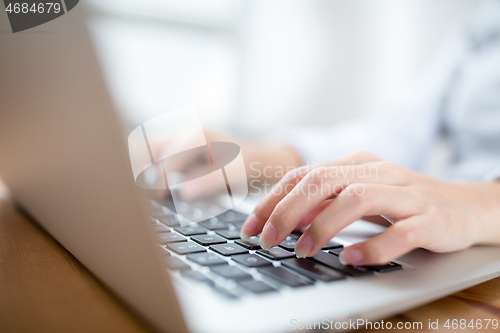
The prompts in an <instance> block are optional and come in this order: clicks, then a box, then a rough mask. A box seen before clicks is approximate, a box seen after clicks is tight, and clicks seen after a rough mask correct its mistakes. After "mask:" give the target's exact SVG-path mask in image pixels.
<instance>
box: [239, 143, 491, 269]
mask: <svg viewBox="0 0 500 333" xmlns="http://www.w3.org/2000/svg"><path fill="white" fill-rule="evenodd" d="M374 216H383V217H384V218H385V219H387V220H388V221H389V222H391V223H392V225H391V226H389V227H388V228H387V230H386V231H384V232H382V233H381V234H379V235H376V236H374V237H372V238H370V239H368V240H366V241H365V242H362V243H358V244H355V245H352V246H349V247H347V248H346V249H345V250H344V251H342V254H341V257H340V259H341V260H342V261H343V262H344V263H347V264H352V265H365V264H383V263H387V262H389V261H390V260H392V259H395V258H397V257H400V256H402V255H404V254H405V253H407V252H409V251H411V250H413V249H415V248H419V247H422V248H425V249H428V250H430V251H434V252H451V251H456V250H461V249H465V248H467V247H470V246H472V245H473V244H478V243H496V244H500V184H499V183H476V184H452V183H444V182H441V181H438V180H435V179H432V178H429V177H426V176H424V175H421V174H418V173H415V172H412V171H409V170H407V169H405V168H403V167H401V166H399V165H397V164H394V163H391V162H386V161H383V160H381V159H379V158H377V157H375V156H373V155H371V154H368V153H365V152H360V153H356V154H354V155H351V156H347V157H345V158H341V159H338V160H334V161H331V162H328V163H323V164H321V165H315V166H306V167H300V168H297V169H295V170H293V171H292V172H289V173H288V174H287V175H286V176H285V177H284V178H283V179H282V180H281V181H280V182H279V183H278V184H277V185H276V186H275V187H274V188H273V190H272V191H271V192H270V193H269V194H268V195H267V196H266V197H265V198H263V199H262V200H261V201H260V202H259V204H258V205H257V207H256V208H255V210H254V211H253V213H252V214H251V215H250V216H249V217H248V219H247V220H246V221H245V223H244V225H243V227H242V238H247V237H249V236H253V235H258V234H259V233H261V232H262V233H261V236H260V244H261V246H262V247H263V248H265V249H269V248H271V247H273V246H277V245H278V244H280V243H281V242H282V241H283V240H284V239H285V238H286V236H287V235H288V234H290V232H292V231H293V230H294V229H296V228H297V227H300V226H304V224H307V225H309V227H308V228H307V230H305V232H304V233H303V235H302V236H301V237H300V239H299V241H298V242H297V245H296V248H295V252H296V254H297V256H298V257H310V256H313V255H314V254H316V253H317V252H318V251H320V250H321V248H322V247H323V246H324V245H325V244H326V243H327V242H328V241H329V240H330V239H331V238H332V237H333V236H335V235H336V234H337V233H338V232H339V231H340V230H341V229H343V228H344V227H346V226H347V225H349V224H351V223H353V222H354V221H356V220H359V219H363V218H366V219H371V218H373V217H374Z"/></svg>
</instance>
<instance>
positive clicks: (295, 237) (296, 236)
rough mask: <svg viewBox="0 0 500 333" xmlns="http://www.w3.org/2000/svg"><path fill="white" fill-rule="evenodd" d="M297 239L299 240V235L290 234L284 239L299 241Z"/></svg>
mask: <svg viewBox="0 0 500 333" xmlns="http://www.w3.org/2000/svg"><path fill="white" fill-rule="evenodd" d="M299 238H300V235H297V234H290V235H288V236H286V238H285V239H287V240H291V239H295V240H299Z"/></svg>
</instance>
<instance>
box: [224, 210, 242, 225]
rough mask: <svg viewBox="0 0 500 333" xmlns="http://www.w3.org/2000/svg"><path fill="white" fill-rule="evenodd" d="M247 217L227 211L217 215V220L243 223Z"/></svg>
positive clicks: (233, 211)
mask: <svg viewBox="0 0 500 333" xmlns="http://www.w3.org/2000/svg"><path fill="white" fill-rule="evenodd" d="M247 217H248V215H247V214H243V213H240V212H237V211H235V210H228V211H227V212H224V213H222V214H219V215H217V218H218V219H219V220H222V221H224V222H228V223H233V222H245V220H246V219H247Z"/></svg>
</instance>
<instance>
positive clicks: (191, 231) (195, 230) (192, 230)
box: [174, 225, 207, 236]
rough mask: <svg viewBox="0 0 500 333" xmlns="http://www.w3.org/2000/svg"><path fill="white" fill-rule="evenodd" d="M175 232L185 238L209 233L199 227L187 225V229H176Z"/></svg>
mask: <svg viewBox="0 0 500 333" xmlns="http://www.w3.org/2000/svg"><path fill="white" fill-rule="evenodd" d="M174 230H175V231H177V232H178V233H181V234H183V235H184V236H192V235H202V234H206V233H207V229H205V228H202V227H200V226H198V225H187V226H185V227H174Z"/></svg>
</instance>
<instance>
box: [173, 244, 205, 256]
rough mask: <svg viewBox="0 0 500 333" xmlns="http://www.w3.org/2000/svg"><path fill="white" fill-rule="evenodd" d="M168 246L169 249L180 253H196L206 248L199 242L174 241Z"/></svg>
mask: <svg viewBox="0 0 500 333" xmlns="http://www.w3.org/2000/svg"><path fill="white" fill-rule="evenodd" d="M167 248H168V249H169V250H172V251H174V252H175V253H178V254H188V253H196V252H204V251H205V249H204V248H203V247H201V246H199V245H198V244H195V243H192V242H184V243H172V244H168V245H167Z"/></svg>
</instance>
